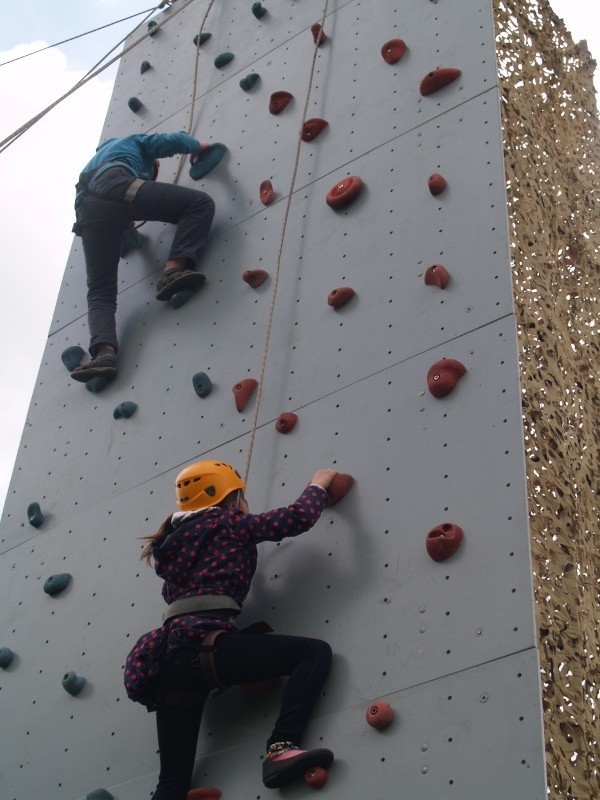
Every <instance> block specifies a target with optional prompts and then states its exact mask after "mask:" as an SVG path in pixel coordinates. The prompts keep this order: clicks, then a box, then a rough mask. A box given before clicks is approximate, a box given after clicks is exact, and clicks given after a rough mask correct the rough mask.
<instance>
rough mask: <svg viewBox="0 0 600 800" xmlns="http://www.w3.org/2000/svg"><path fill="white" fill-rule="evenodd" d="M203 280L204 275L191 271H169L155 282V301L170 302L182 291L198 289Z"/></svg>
mask: <svg viewBox="0 0 600 800" xmlns="http://www.w3.org/2000/svg"><path fill="white" fill-rule="evenodd" d="M205 280H206V279H205V277H204V275H202V274H201V273H200V272H195V271H194V270H193V269H174V270H170V271H169V272H165V274H164V275H163V276H162V278H160V279H159V280H158V281H157V282H156V299H157V300H170V299H171V297H172V296H173V295H174V294H176V293H177V292H180V291H181V290H182V289H198V288H199V287H200V286H202V284H203V283H204V281H205Z"/></svg>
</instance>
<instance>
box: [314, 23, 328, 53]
mask: <svg viewBox="0 0 600 800" xmlns="http://www.w3.org/2000/svg"><path fill="white" fill-rule="evenodd" d="M310 32H311V33H312V35H313V40H314V43H315V44H316V45H317V46H318V47H320V46H321V45H322V44H325V42H326V41H327V34H326V33H325V31H324V30H323V28H322V26H321V24H320V23H319V22H315V24H314V25H311V27H310Z"/></svg>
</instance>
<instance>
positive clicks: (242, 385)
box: [233, 378, 258, 412]
mask: <svg viewBox="0 0 600 800" xmlns="http://www.w3.org/2000/svg"><path fill="white" fill-rule="evenodd" d="M257 386H258V381H255V380H254V378H245V379H244V380H243V381H240V382H239V383H236V384H235V386H234V387H233V396H234V398H235V407H236V408H237V410H238V411H240V412H242V411H243V410H244V409H245V408H246V405H247V403H248V400H250V398H251V397H252V395H253V394H254V392H255V391H256V387H257Z"/></svg>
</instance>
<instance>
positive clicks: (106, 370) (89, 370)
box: [71, 353, 117, 383]
mask: <svg viewBox="0 0 600 800" xmlns="http://www.w3.org/2000/svg"><path fill="white" fill-rule="evenodd" d="M116 375H117V356H116V355H115V354H114V353H104V354H103V355H98V356H96V357H95V358H90V360H89V361H86V362H85V364H80V365H79V366H78V367H75V369H74V370H73V371H72V372H71V377H72V378H73V380H74V381H79V382H80V383H87V382H88V381H89V380H90V378H108V379H109V380H112V379H113V378H115V377H116Z"/></svg>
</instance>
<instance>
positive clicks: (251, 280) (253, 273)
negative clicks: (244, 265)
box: [242, 269, 269, 289]
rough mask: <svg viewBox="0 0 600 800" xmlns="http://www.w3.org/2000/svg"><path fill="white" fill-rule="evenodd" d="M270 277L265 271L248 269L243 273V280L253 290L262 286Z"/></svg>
mask: <svg viewBox="0 0 600 800" xmlns="http://www.w3.org/2000/svg"><path fill="white" fill-rule="evenodd" d="M268 277H269V273H268V272H266V271H265V270H264V269H247V270H246V271H245V272H242V280H243V281H244V282H245V283H247V284H248V286H251V287H252V288H253V289H257V288H258V287H259V286H262V284H263V283H264V282H265V281H266V280H267V278H268Z"/></svg>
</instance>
